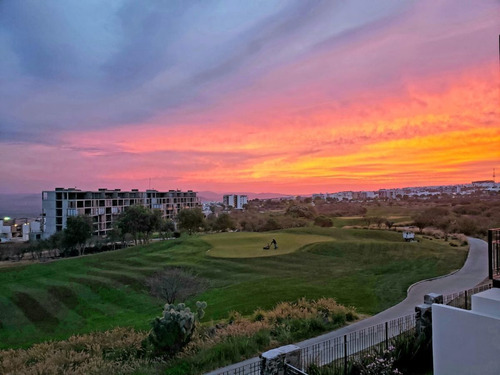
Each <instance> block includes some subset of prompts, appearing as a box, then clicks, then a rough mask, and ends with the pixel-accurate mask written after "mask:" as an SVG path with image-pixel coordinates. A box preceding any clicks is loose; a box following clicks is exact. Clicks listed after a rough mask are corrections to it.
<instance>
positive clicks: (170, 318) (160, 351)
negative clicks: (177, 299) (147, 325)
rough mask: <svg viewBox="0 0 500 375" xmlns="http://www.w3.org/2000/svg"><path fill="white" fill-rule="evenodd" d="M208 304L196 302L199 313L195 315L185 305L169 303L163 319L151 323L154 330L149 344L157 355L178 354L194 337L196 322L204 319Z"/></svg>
mask: <svg viewBox="0 0 500 375" xmlns="http://www.w3.org/2000/svg"><path fill="white" fill-rule="evenodd" d="M206 307H207V304H206V302H199V301H198V302H196V308H197V312H196V313H193V312H192V311H191V309H190V308H189V307H186V305H184V304H183V303H179V304H178V305H174V304H169V303H167V304H166V305H165V307H164V309H163V314H162V316H161V317H158V318H155V319H154V320H153V322H152V323H151V325H152V329H151V332H150V333H149V336H148V342H149V343H150V344H151V345H152V346H153V348H154V353H155V355H167V356H172V355H174V354H176V353H178V352H179V351H180V350H181V349H182V348H183V347H184V346H185V345H186V344H187V343H189V341H190V340H191V336H192V335H193V332H194V328H195V325H196V321H199V320H200V319H202V318H203V316H204V314H205V312H204V309H205V308H206Z"/></svg>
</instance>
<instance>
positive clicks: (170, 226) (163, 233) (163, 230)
mask: <svg viewBox="0 0 500 375" xmlns="http://www.w3.org/2000/svg"><path fill="white" fill-rule="evenodd" d="M174 230H175V225H174V222H173V221H172V220H170V219H167V220H165V219H162V220H161V222H160V225H159V227H158V231H159V232H160V237H161V238H162V239H164V240H166V239H167V238H169V237H171V235H172V233H173V232H174Z"/></svg>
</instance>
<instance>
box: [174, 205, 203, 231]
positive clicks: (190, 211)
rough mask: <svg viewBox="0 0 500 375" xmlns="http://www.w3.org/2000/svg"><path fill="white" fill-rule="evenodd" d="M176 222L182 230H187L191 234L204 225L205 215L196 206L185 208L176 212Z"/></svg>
mask: <svg viewBox="0 0 500 375" xmlns="http://www.w3.org/2000/svg"><path fill="white" fill-rule="evenodd" d="M177 222H178V224H179V227H180V228H181V229H182V230H186V231H188V233H189V234H190V235H191V234H192V233H193V232H197V231H198V230H199V229H200V228H202V227H204V226H205V215H203V212H201V209H200V208H198V207H196V208H186V209H182V210H180V211H179V213H178V214H177Z"/></svg>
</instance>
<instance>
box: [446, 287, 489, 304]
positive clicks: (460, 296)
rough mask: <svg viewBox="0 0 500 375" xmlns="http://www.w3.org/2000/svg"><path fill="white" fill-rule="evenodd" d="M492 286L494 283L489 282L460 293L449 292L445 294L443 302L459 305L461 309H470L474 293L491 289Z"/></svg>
mask: <svg viewBox="0 0 500 375" xmlns="http://www.w3.org/2000/svg"><path fill="white" fill-rule="evenodd" d="M491 287H492V284H491V283H488V284H484V285H480V286H477V287H475V288H472V289H467V290H463V291H461V292H458V293H452V294H448V295H446V296H443V304H445V305H448V306H453V307H458V308H459V309H465V310H470V309H471V297H472V295H473V294H476V293H480V292H483V291H485V290H488V289H491Z"/></svg>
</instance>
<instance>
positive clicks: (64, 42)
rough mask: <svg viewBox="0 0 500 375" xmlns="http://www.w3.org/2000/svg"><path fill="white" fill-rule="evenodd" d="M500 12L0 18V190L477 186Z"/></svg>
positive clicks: (113, 6)
mask: <svg viewBox="0 0 500 375" xmlns="http://www.w3.org/2000/svg"><path fill="white" fill-rule="evenodd" d="M499 10H500V5H499V4H498V2H496V1H483V2H480V3H474V4H469V3H460V4H459V5H457V4H456V3H455V2H453V1H442V2H440V3H438V4H435V3H434V2H430V1H429V2H428V1H422V2H412V3H401V2H399V1H381V2H377V3H376V4H375V3H373V2H370V1H365V0H356V1H352V2H349V3H344V2H317V3H304V2H301V1H296V2H293V1H292V2H285V3H279V2H241V3H240V2H220V1H216V2H215V1H214V2H210V1H203V2H192V3H189V4H187V3H185V2H169V3H168V4H163V3H156V2H145V3H141V4H139V3H137V2H134V1H117V2H112V3H111V2H110V3H106V4H102V2H100V1H86V2H79V1H70V0H68V1H67V2H58V1H50V0H49V1H47V2H42V3H41V2H36V1H32V2H30V1H28V0H27V1H26V2H22V3H19V2H15V1H6V2H2V3H0V49H1V51H2V59H1V60H0V95H1V96H2V98H4V99H3V100H2V101H0V157H2V159H3V160H5V159H6V158H7V159H8V160H10V163H8V164H9V165H8V166H7V167H6V168H5V170H4V171H3V173H4V177H3V178H2V180H1V182H0V191H6V192H7V191H8V192H12V191H23V192H32V191H39V190H41V189H42V188H44V189H47V188H52V187H54V186H55V185H57V186H62V185H67V186H74V185H77V186H80V187H92V188H95V187H96V185H101V184H106V185H109V186H110V187H111V186H113V187H115V186H116V187H123V188H127V187H141V186H134V181H138V182H137V183H136V184H135V185H140V184H141V183H143V182H144V181H146V180H148V179H149V178H150V177H154V179H155V180H156V181H157V183H158V188H162V189H169V188H177V187H180V188H194V189H203V190H206V189H211V190H221V191H222V190H229V189H238V190H242V188H243V187H250V188H252V189H255V191H264V190H265V191H270V190H276V191H281V192H288V193H300V194H304V193H310V192H313V191H317V190H322V191H326V190H328V191H334V190H340V189H344V188H346V187H350V189H358V188H366V187H372V188H382V187H389V185H390V186H403V185H409V184H417V183H419V184H434V183H437V182H439V183H458V182H467V181H469V180H471V179H484V178H486V175H487V176H489V173H487V171H488V169H490V168H492V165H494V162H495V160H498V159H499V158H498V156H499V155H498V152H497V151H496V149H495V147H494V146H493V145H494V142H497V141H498V140H497V138H495V136H496V134H498V129H499V127H500V124H499V120H498V119H499V118H500V116H499V115H500V113H499V110H498V95H500V94H498V87H499V86H498V81H499V77H498V66H497V64H498V62H497V61H498V56H497V53H498V51H497V47H496V43H497V42H498V27H499V26H500V21H499V20H498V17H496V14H498V11H499ZM26 25H29V27H26ZM488 135H489V136H488ZM481 145H482V146H481ZM464 149H465V150H469V151H464ZM10 155H16V157H15V158H12V157H10ZM424 156H425V157H424ZM408 169H411V170H412V171H411V172H409V171H408ZM439 171H440V172H439ZM83 176H85V178H83ZM417 177H418V179H417ZM139 182H140V183H139ZM171 184H173V185H175V186H172V185H171ZM143 187H144V186H143ZM311 189H313V190H311Z"/></svg>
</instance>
